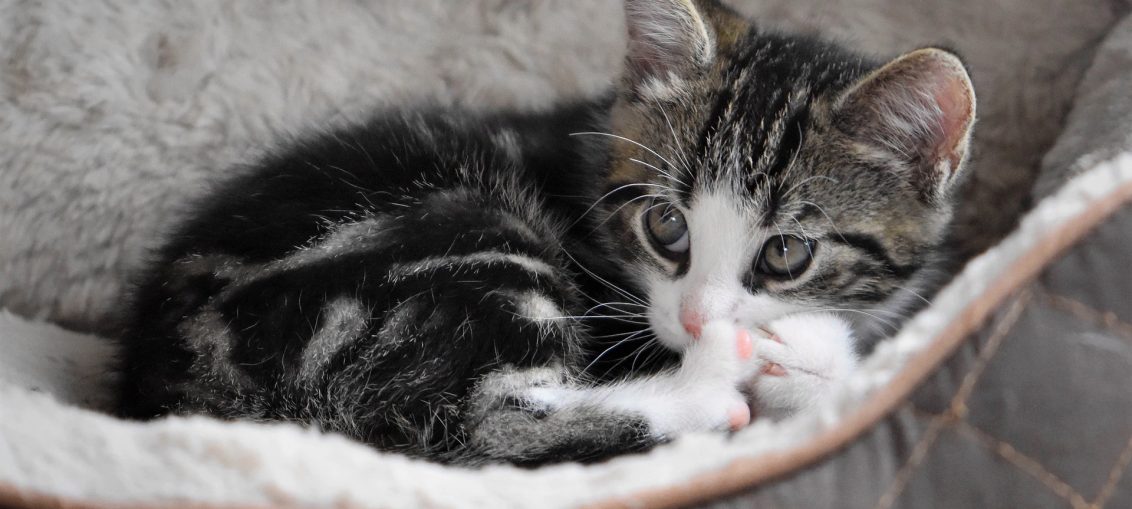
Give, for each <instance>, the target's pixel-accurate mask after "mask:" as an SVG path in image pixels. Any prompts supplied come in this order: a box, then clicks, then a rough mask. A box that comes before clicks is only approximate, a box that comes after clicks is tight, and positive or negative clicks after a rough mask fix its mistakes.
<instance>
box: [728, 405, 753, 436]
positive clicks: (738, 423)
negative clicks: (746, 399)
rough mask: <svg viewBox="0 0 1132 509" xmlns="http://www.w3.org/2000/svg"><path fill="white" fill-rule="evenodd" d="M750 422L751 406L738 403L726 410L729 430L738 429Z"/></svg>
mask: <svg viewBox="0 0 1132 509" xmlns="http://www.w3.org/2000/svg"><path fill="white" fill-rule="evenodd" d="M750 423H751V408H750V407H748V406H747V405H746V404H739V405H735V406H733V407H731V410H728V411H727V425H728V426H729V427H730V428H731V431H738V430H741V429H743V428H744V427H746V426H747V425H748V424H750Z"/></svg>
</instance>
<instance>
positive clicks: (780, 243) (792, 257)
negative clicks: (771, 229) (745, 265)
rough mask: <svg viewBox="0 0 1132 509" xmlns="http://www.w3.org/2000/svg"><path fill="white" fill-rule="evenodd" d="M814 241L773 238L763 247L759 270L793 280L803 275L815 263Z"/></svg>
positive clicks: (784, 237)
mask: <svg viewBox="0 0 1132 509" xmlns="http://www.w3.org/2000/svg"><path fill="white" fill-rule="evenodd" d="M813 252H814V241H813V240H810V239H802V238H800V237H796V236H794V235H779V236H776V237H771V239H770V240H768V241H767V242H766V244H765V245H764V246H763V252H762V254H761V255H760V256H759V260H758V262H757V268H758V270H759V272H762V273H764V274H767V275H771V276H778V277H781V276H786V277H790V278H793V277H795V276H798V275H801V274H802V273H803V272H805V271H806V269H807V268H809V267H810V262H811V261H813V258H814V255H813Z"/></svg>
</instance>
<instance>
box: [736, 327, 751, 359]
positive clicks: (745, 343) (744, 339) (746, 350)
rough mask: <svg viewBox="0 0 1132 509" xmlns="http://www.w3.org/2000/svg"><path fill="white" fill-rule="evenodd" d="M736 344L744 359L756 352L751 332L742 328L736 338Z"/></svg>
mask: <svg viewBox="0 0 1132 509" xmlns="http://www.w3.org/2000/svg"><path fill="white" fill-rule="evenodd" d="M735 341H736V346H737V347H738V349H739V358H740V359H743V360H747V359H750V358H751V356H752V355H754V354H755V346H754V342H753V341H751V333H750V332H747V331H745V330H740V331H739V334H738V335H737V336H736V338H735Z"/></svg>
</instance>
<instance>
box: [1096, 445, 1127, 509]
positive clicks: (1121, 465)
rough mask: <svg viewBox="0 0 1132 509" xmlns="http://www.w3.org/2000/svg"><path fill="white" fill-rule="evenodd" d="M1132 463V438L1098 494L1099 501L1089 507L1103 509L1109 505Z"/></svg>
mask: <svg viewBox="0 0 1132 509" xmlns="http://www.w3.org/2000/svg"><path fill="white" fill-rule="evenodd" d="M1130 462H1132V438H1129V439H1128V445H1127V446H1125V447H1124V451H1123V452H1121V453H1120V458H1119V459H1117V460H1116V464H1115V465H1113V466H1112V471H1110V472H1109V473H1108V480H1107V481H1105V483H1104V487H1103V488H1101V491H1100V493H1098V494H1097V499H1096V500H1094V501H1093V503H1092V504H1090V505H1089V507H1090V508H1091V509H1101V508H1103V507H1104V505H1105V504H1106V503H1108V499H1109V498H1110V497H1112V494H1113V493H1115V492H1116V483H1118V482H1120V478H1121V477H1122V476H1123V475H1124V471H1125V470H1126V469H1127V468H1128V463H1130Z"/></svg>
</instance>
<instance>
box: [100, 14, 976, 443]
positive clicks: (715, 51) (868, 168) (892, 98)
mask: <svg viewBox="0 0 1132 509" xmlns="http://www.w3.org/2000/svg"><path fill="white" fill-rule="evenodd" d="M625 7H626V10H625V12H626V21H627V26H628V33H629V48H628V54H627V61H626V69H625V72H624V76H623V79H622V81H621V83H620V85H619V86H618V87H616V89H615V90H614V91H613V93H612V94H611V95H610V96H609V97H603V98H597V99H594V100H593V101H589V102H585V103H581V104H569V105H560V106H558V107H557V108H555V109H553V110H551V111H548V112H544V113H487V114H481V113H471V112H466V111H458V110H438V109H428V108H418V109H406V110H403V111H388V112H384V113H382V114H380V115H377V116H375V117H374V118H373V120H371V121H369V122H367V123H365V124H363V125H358V126H354V127H351V128H348V129H343V130H337V131H334V132H331V133H328V134H325V135H321V136H314V137H311V138H310V139H306V140H303V141H299V142H296V143H295V144H294V145H293V146H290V147H287V148H285V149H283V150H280V151H278V152H277V153H276V154H275V155H273V156H271V157H268V158H267V159H266V160H264V161H262V162H261V163H259V164H258V165H257V166H255V167H254V168H251V169H249V170H248V171H247V172H243V173H242V175H240V176H237V177H235V178H233V179H232V180H230V181H229V182H226V183H223V184H221V185H220V186H219V187H218V188H217V189H216V190H215V191H214V192H213V193H212V194H211V195H210V196H209V197H208V198H207V199H205V200H204V201H203V202H202V203H200V204H199V207H198V208H197V210H196V212H195V214H193V215H192V216H191V217H189V218H188V219H187V221H185V223H184V224H182V225H181V226H180V227H178V228H177V229H176V230H175V232H174V233H173V235H172V236H171V237H170V239H169V241H168V243H167V244H166V245H165V246H164V247H163V248H162V249H160V250H159V251H158V252H157V253H156V255H155V258H156V259H155V260H154V262H153V264H152V265H151V267H150V269H149V270H148V271H147V272H146V273H145V274H144V275H143V277H142V281H141V283H140V284H139V286H138V288H137V290H136V292H135V296H134V301H133V302H134V303H133V307H132V317H131V322H130V323H131V328H130V332H129V333H128V334H127V336H126V338H125V340H124V347H125V348H124V355H123V359H122V369H123V372H124V379H125V382H124V384H123V387H122V393H121V405H122V413H123V414H124V415H128V416H133V417H138V418H149V417H154V416H157V415H162V414H166V413H206V414H211V415H215V416H219V417H224V418H241V419H255V420H286V421H293V422H300V423H306V424H310V425H313V426H317V427H320V428H322V429H325V430H330V431H335V432H339V433H342V434H345V435H347V436H351V437H354V438H356V439H358V440H361V441H364V442H366V443H369V444H372V445H374V446H376V447H379V448H381V449H384V450H390V451H400V452H403V453H406V454H410V455H414V456H419V457H425V458H429V459H433V460H437V461H445V462H457V463H462V464H479V463H483V462H490V461H507V462H513V463H516V464H523V465H535V464H541V463H546V462H551V461H564V460H578V461H589V460H597V459H601V458H605V457H608V456H609V455H610V454H615V453H620V452H625V451H633V450H641V449H645V448H648V447H651V446H652V445H655V444H657V443H659V442H662V441H664V440H668V439H670V438H672V437H674V436H677V435H679V434H681V433H686V432H691V431H708V430H719V429H736V428H739V427H742V426H744V425H745V424H747V422H748V421H749V420H750V419H751V412H752V410H753V411H754V413H755V414H756V415H770V416H783V415H789V414H791V413H793V412H797V411H799V410H802V409H805V408H807V407H809V406H812V405H814V404H816V403H817V402H818V401H819V400H820V398H821V397H822V395H823V394H825V393H827V392H828V390H829V388H830V384H833V383H836V382H837V381H838V380H839V379H842V378H844V376H845V375H846V374H847V373H849V372H851V370H852V368H853V365H854V362H855V354H854V345H853V341H854V340H853V332H852V328H851V323H850V320H852V314H853V313H858V314H861V313H863V314H865V315H872V316H880V317H881V318H884V317H885V316H886V315H885V314H886V313H891V312H893V311H895V310H898V309H900V308H901V307H902V306H904V305H905V304H906V303H907V301H908V300H909V299H908V296H909V295H915V290H916V289H918V288H922V287H923V285H924V283H925V281H926V275H927V274H930V273H931V269H932V267H933V265H934V263H935V258H936V253H937V252H938V246H939V244H940V241H941V239H942V237H943V233H944V230H945V228H946V227H947V225H948V222H949V220H950V217H951V211H952V203H951V199H950V197H949V195H950V192H951V190H952V189H953V188H954V187H955V185H956V183H957V182H958V181H959V180H960V178H961V175H962V166H963V164H962V163H963V160H964V157H965V154H966V149H967V142H968V138H969V135H970V130H971V127H972V123H973V121H974V108H975V103H974V94H973V91H972V89H971V85H970V82H969V80H968V77H967V74H966V72H965V70H964V68H963V66H962V64H961V63H960V62H959V60H958V59H957V58H955V57H954V56H952V55H951V54H949V53H946V52H944V51H941V50H936V49H924V50H919V51H914V52H912V53H909V54H906V55H904V56H901V57H899V58H897V59H895V60H893V61H892V62H889V63H888V64H885V65H883V66H878V65H875V64H874V63H872V62H869V61H867V60H865V59H863V58H861V57H859V56H857V55H854V54H852V53H850V52H848V51H846V50H844V49H842V48H840V47H838V46H835V45H832V44H829V43H825V42H821V41H817V40H813V39H809V38H805V37H795V36H786V35H779V34H775V33H769V32H764V31H761V30H759V29H758V28H756V27H754V26H753V25H752V24H751V23H750V22H748V21H747V20H745V19H743V18H742V17H740V16H739V15H737V14H736V13H735V12H733V11H732V10H730V9H728V8H726V7H724V6H722V5H721V4H719V3H716V2H714V1H708V0H698V1H695V2H693V1H690V0H626V2H625ZM609 341H612V342H613V346H611V347H610V346H609V343H608V342H609ZM657 344H659V345H663V346H664V347H666V350H667V351H669V352H672V353H678V354H680V355H679V358H678V359H677V360H675V361H673V362H672V363H670V364H666V363H665V362H663V361H657V362H653V363H646V364H649V366H648V367H643V366H638V365H637V364H638V363H637V360H638V359H640V357H641V354H642V353H643V351H642V350H639V348H647V347H648V346H647V345H657ZM626 349H628V350H626ZM610 352H612V353H610ZM656 353H657V352H651V353H650V354H649V355H648V356H646V357H651V356H653V355H654V354H656ZM661 357H664V356H663V355H662V356H661ZM670 357H671V356H670ZM630 358H631V359H632V361H631V362H629V363H628V364H627V365H626V364H625V361H626V360H628V359H630ZM641 360H649V359H647V358H646V359H641Z"/></svg>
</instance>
